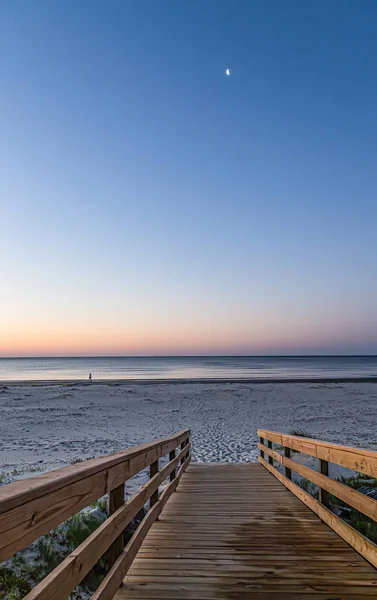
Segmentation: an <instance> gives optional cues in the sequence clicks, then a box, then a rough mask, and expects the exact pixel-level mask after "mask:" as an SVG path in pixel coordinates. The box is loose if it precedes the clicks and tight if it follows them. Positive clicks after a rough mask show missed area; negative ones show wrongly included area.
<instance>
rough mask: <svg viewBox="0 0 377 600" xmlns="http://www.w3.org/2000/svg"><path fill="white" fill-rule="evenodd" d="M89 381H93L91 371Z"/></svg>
mask: <svg viewBox="0 0 377 600" xmlns="http://www.w3.org/2000/svg"><path fill="white" fill-rule="evenodd" d="M89 381H90V382H92V374H91V373H89Z"/></svg>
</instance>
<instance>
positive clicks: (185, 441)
mask: <svg viewBox="0 0 377 600" xmlns="http://www.w3.org/2000/svg"><path fill="white" fill-rule="evenodd" d="M188 443H189V438H187V439H186V440H184V442H182V444H181V450H183V448H184V447H185V446H187V444H188ZM187 459H188V452H187V454H185V455H184V456H183V457H182V460H181V465H183V463H184V462H185V460H187Z"/></svg>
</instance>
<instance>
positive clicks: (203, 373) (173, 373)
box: [0, 356, 377, 381]
mask: <svg viewBox="0 0 377 600" xmlns="http://www.w3.org/2000/svg"><path fill="white" fill-rule="evenodd" d="M89 373H91V374H92V377H93V379H94V380H95V379H180V378H183V379H194V378H205V379H253V378H263V379H264V378H266V379H270V378H271V379H283V378H286V379H290V378H326V377H329V378H332V377H335V378H336V377H377V356H300V357H297V356H274V357H258V356H206V357H202V356H200V357H143V358H131V357H98V358H93V357H91V358H0V381H11V380H18V381H19V380H51V379H53V380H57V379H58V380H61V379H63V380H67V379H68V380H70V379H83V380H85V379H88V375H89Z"/></svg>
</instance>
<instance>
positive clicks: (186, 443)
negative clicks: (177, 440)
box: [185, 438, 190, 460]
mask: <svg viewBox="0 0 377 600" xmlns="http://www.w3.org/2000/svg"><path fill="white" fill-rule="evenodd" d="M189 441H190V438H187V440H185V446H188V443H189ZM189 454H190V450H187V454H185V460H187V459H188V457H189Z"/></svg>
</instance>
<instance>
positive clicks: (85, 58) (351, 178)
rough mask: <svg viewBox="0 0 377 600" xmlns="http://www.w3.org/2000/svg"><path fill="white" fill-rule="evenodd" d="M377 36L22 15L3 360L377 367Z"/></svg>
mask: <svg viewBox="0 0 377 600" xmlns="http://www.w3.org/2000/svg"><path fill="white" fill-rule="evenodd" d="M376 32H377V3H375V2H373V1H367V0H366V1H364V2H355V1H354V0H331V2H328V0H326V1H323V0H309V1H307V2H302V1H301V0H297V1H296V0H286V1H285V2H281V0H270V1H269V2H260V1H259V0H238V1H237V2H234V1H232V0H228V1H223V0H192V1H190V2H187V1H186V0H160V1H159V2H156V1H155V0H111V1H109V2H104V1H98V0H80V2H77V1H76V0H64V1H63V0H62V1H60V0H57V1H55V2H51V1H50V0H35V1H34V2H30V1H29V0H0V82H1V93H0V227H1V229H0V356H47V355H57V356H63V355H118V354H119V355H190V354H195V355H198V354H319V353H325V354H332V353H335V354H339V353H341V354H343V353H344V354H347V353H351V354H363V353H370V354H373V353H375V354H377V260H376V258H377V110H376V107H377V33H376ZM226 69H230V73H231V74H230V76H227V75H226Z"/></svg>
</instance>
